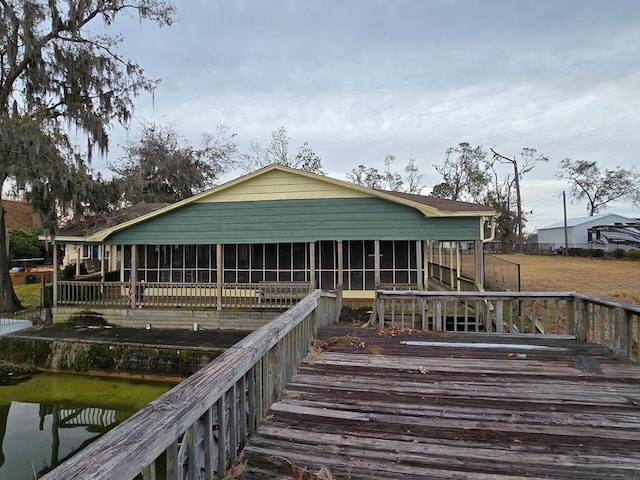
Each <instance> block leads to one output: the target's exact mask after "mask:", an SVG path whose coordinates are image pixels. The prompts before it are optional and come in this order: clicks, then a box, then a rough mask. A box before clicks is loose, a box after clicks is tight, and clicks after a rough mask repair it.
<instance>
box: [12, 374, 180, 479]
mask: <svg viewBox="0 0 640 480" xmlns="http://www.w3.org/2000/svg"><path fill="white" fill-rule="evenodd" d="M172 386H173V384H169V383H161V382H148V381H137V380H123V379H113V378H102V377H89V376H83V375H68V374H48V373H47V374H45V373H42V374H37V375H34V376H33V377H31V378H30V379H28V380H26V381H23V382H20V383H17V384H15V385H10V386H4V385H3V386H0V480H28V479H30V480H33V479H34V478H36V477H38V476H41V475H43V474H45V473H46V472H48V471H49V470H51V469H52V468H53V467H55V466H56V465H58V464H60V463H62V462H63V461H64V460H66V459H67V458H69V457H71V456H72V455H73V454H74V453H76V452H77V451H79V450H80V449H82V448H83V447H85V446H86V445H88V444H89V443H91V442H92V441H94V440H96V439H97V438H99V437H100V436H101V435H102V434H104V433H105V432H107V431H109V430H110V429H111V428H113V427H114V426H116V425H117V424H119V423H120V422H122V421H123V420H125V419H126V418H128V417H130V416H131V415H133V414H134V413H135V412H136V411H138V410H139V409H140V408H142V407H144V406H145V405H146V404H147V403H149V402H151V401H152V400H155V399H156V398H158V397H159V396H160V395H162V394H163V393H165V392H166V391H167V390H169V389H170V388H171V387H172Z"/></svg>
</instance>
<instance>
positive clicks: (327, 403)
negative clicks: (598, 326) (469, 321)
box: [238, 326, 640, 480]
mask: <svg viewBox="0 0 640 480" xmlns="http://www.w3.org/2000/svg"><path fill="white" fill-rule="evenodd" d="M320 336H321V337H322V338H323V339H324V341H326V342H328V343H329V346H328V347H327V348H326V350H325V351H324V352H322V353H312V354H310V355H309V356H308V357H307V359H306V361H305V362H304V363H303V364H302V365H301V366H300V368H299V369H298V372H297V374H296V375H295V376H294V377H293V379H292V380H291V382H289V384H288V385H287V389H286V390H285V393H284V395H283V399H282V400H281V401H280V402H277V403H276V404H274V405H273V407H272V408H271V410H270V412H269V415H268V417H267V420H266V421H265V422H264V424H263V425H262V426H261V427H259V429H258V431H257V434H256V435H255V436H254V437H253V438H252V439H251V440H250V441H249V444H248V445H247V446H246V447H245V450H244V459H245V460H246V462H247V465H246V467H245V469H244V472H243V473H242V475H241V476H240V477H238V478H242V479H254V478H292V474H291V472H292V469H294V470H295V469H296V468H297V469H303V468H304V469H306V471H307V472H317V471H319V469H321V468H326V469H327V470H328V471H329V472H331V474H332V476H333V478H353V479H360V478H362V479H371V478H376V479H380V478H398V479H423V478H443V479H449V478H457V479H462V478H464V479H485V478H493V479H518V478H547V479H552V478H567V479H568V478H573V479H594V480H595V479H602V478H640V448H638V447H639V446H640V367H638V366H637V365H631V364H624V363H618V362H615V361H613V360H611V359H610V356H609V355H610V352H609V351H607V350H606V349H604V348H602V347H599V346H596V345H591V344H578V343H576V342H575V341H574V340H570V339H566V338H551V339H544V338H522V337H517V338H514V337H504V336H503V337H497V336H494V335H487V334H452V335H443V334H431V335H429V334H416V333H414V334H408V333H403V334H399V335H396V336H380V335H378V333H377V331H376V330H373V329H366V330H365V329H359V328H357V327H345V326H333V327H327V328H324V329H321V330H320ZM405 340H412V341H413V340H418V341H430V342H431V341H435V342H448V343H446V346H415V345H403V344H401V342H402V341H405ZM450 342H453V343H450ZM486 343H496V344H500V345H499V347H495V348H492V347H490V346H483V347H480V348H479V344H486ZM520 345H527V346H528V347H521V346H520ZM535 345H540V346H548V347H553V348H551V349H535V348H534V349H531V347H532V346H535ZM293 477H294V478H305V479H306V478H329V477H328V476H322V475H316V476H315V477H314V476H312V475H308V476H304V475H301V474H300V473H298V474H297V475H293Z"/></svg>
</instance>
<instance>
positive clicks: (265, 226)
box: [105, 197, 480, 244]
mask: <svg viewBox="0 0 640 480" xmlns="http://www.w3.org/2000/svg"><path fill="white" fill-rule="evenodd" d="M479 234H480V220H479V218H478V217H450V218H426V217H425V216H424V215H423V214H422V213H420V212H418V211H417V210H415V209H413V208H411V207H408V206H405V205H400V204H397V203H393V202H388V201H385V200H382V199H380V198H373V197H372V198H335V199H312V200H272V201H262V202H231V203H192V204H188V205H185V206H184V207H182V208H180V209H177V210H173V211H170V212H168V213H166V214H165V215H161V216H157V217H153V218H151V219H150V220H148V221H146V222H142V223H139V224H137V225H134V226H132V227H129V228H127V229H126V230H121V231H118V232H115V233H113V234H112V235H110V236H109V237H108V238H107V239H106V240H105V243H109V244H116V243H121V244H212V243H277V242H309V241H316V240H477V239H479V238H480V237H479Z"/></svg>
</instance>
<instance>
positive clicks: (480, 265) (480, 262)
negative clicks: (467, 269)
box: [473, 240, 484, 289]
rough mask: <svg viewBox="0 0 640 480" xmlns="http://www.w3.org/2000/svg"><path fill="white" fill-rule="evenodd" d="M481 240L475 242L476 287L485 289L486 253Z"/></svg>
mask: <svg viewBox="0 0 640 480" xmlns="http://www.w3.org/2000/svg"><path fill="white" fill-rule="evenodd" d="M482 245H483V244H482V241H481V240H474V241H473V246H474V255H475V266H476V278H475V281H476V285H478V286H480V287H482V289H484V253H483V251H482V250H483V248H482Z"/></svg>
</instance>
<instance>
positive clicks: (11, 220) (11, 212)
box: [2, 200, 42, 230]
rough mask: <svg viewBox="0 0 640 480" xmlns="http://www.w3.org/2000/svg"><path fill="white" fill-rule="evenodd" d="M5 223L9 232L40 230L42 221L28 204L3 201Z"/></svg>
mask: <svg viewBox="0 0 640 480" xmlns="http://www.w3.org/2000/svg"><path fill="white" fill-rule="evenodd" d="M2 208H4V211H5V214H4V223H5V228H6V229H7V230H39V229H40V228H41V227H42V224H41V222H40V219H39V218H38V216H37V215H36V214H35V213H34V212H33V210H32V209H31V207H30V206H29V204H28V203H27V202H24V201H13V200H2Z"/></svg>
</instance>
